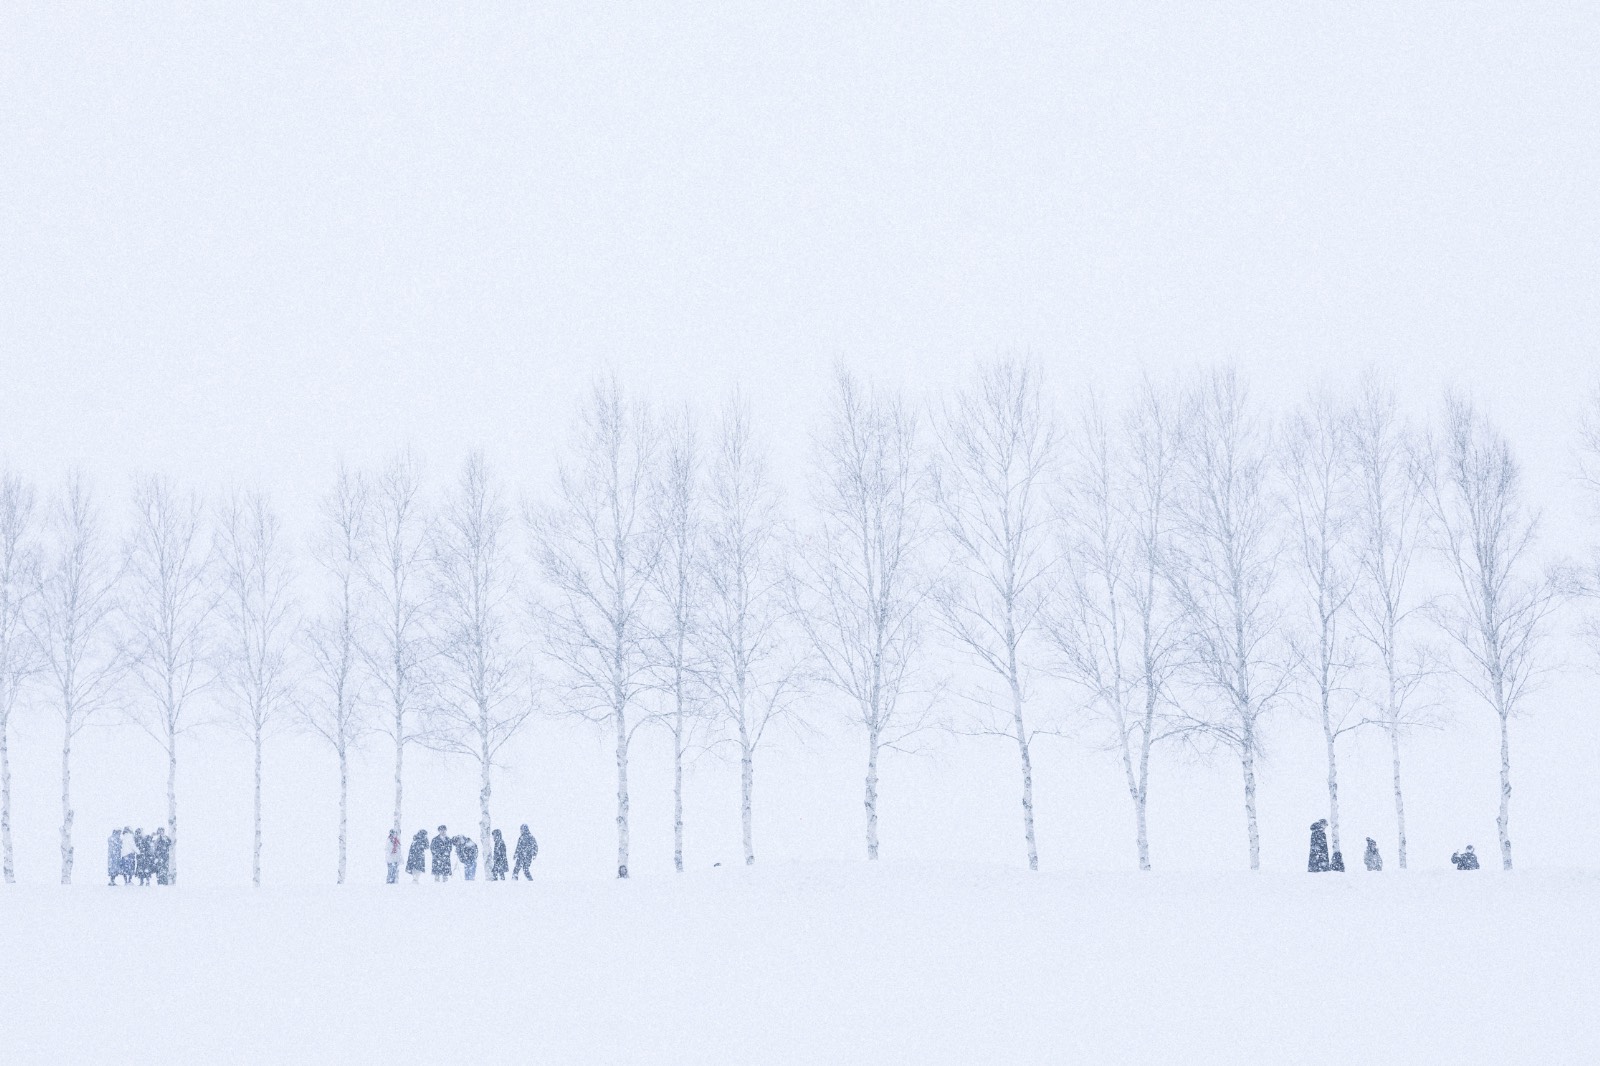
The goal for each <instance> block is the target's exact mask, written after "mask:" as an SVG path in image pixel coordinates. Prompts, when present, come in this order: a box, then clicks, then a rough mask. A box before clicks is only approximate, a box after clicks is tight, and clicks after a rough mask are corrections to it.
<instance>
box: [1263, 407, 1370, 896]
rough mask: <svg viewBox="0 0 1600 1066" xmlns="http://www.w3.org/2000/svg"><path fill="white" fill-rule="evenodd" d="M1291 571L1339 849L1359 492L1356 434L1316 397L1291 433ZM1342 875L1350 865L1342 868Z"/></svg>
mask: <svg viewBox="0 0 1600 1066" xmlns="http://www.w3.org/2000/svg"><path fill="white" fill-rule="evenodd" d="M1282 456H1283V467H1284V479H1285V482H1286V484H1287V487H1288V489H1289V492H1288V500H1289V517H1290V522H1289V526H1290V529H1289V541H1290V545H1291V548H1290V553H1289V554H1290V559H1291V561H1292V568H1293V569H1294V570H1295V572H1296V573H1297V575H1298V577H1299V584H1300V587H1301V595H1300V611H1299V614H1300V615H1301V618H1302V620H1303V622H1304V625H1305V633H1306V637H1307V639H1306V648H1305V649H1303V650H1302V652H1301V653H1300V654H1299V655H1297V656H1296V658H1297V661H1298V662H1299V665H1300V666H1301V668H1302V670H1303V672H1304V673H1305V674H1306V675H1307V677H1308V679H1309V681H1310V682H1311V687H1312V689H1313V690H1314V692H1315V698H1316V701H1317V712H1318V717H1319V719H1320V721H1321V724H1322V743H1323V752H1324V755H1325V757H1326V760H1327V764H1328V838H1329V845H1330V846H1331V848H1332V849H1333V854H1334V856H1336V857H1337V856H1340V855H1341V854H1342V849H1341V845H1340V842H1339V761H1338V740H1339V738H1340V737H1341V736H1344V735H1345V734H1347V733H1349V732H1351V731H1352V730H1354V729H1356V728H1358V727H1359V726H1360V725H1361V724H1362V721H1363V719H1362V718H1361V716H1360V715H1359V713H1358V710H1357V707H1356V703H1355V700H1353V699H1352V698H1351V689H1350V679H1351V673H1352V671H1353V670H1354V669H1355V666H1356V647H1355V639H1354V636H1353V633H1352V631H1351V626H1350V624H1349V622H1350V610H1349V607H1350V599H1351V596H1352V595H1353V594H1354V592H1355V581H1356V559H1355V536H1354V533H1355V530H1354V526H1355V484H1354V470H1353V468H1352V464H1351V457H1350V436H1349V427H1348V425H1347V424H1346V419H1345V416H1344V413H1343V412H1342V411H1341V410H1340V409H1339V407H1338V405H1337V403H1336V402H1335V400H1334V399H1333V397H1332V396H1331V395H1329V394H1327V393H1326V392H1319V393H1317V394H1316V395H1314V396H1312V397H1311V398H1310V399H1309V400H1308V401H1307V402H1306V403H1305V404H1304V405H1303V406H1302V407H1301V408H1300V409H1298V410H1296V411H1295V412H1294V413H1293V414H1292V415H1291V416H1290V418H1289V420H1288V423H1287V424H1286V425H1285V427H1284V434H1283V444H1282ZM1339 865H1340V868H1342V866H1343V863H1342V862H1340V864H1339Z"/></svg>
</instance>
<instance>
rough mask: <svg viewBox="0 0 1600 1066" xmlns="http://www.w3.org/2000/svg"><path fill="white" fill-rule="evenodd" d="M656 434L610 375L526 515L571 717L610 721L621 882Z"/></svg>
mask: <svg viewBox="0 0 1600 1066" xmlns="http://www.w3.org/2000/svg"><path fill="white" fill-rule="evenodd" d="M655 443H656V442H655V428H654V426H653V425H652V424H651V419H650V416H649V412H648V410H647V409H646V408H645V407H644V406H643V405H642V404H638V403H634V402H630V401H629V400H628V399H627V398H626V397H625V396H624V395H623V392H622V387H621V386H620V385H619V384H618V383H617V381H616V379H615V378H609V379H606V380H604V381H601V382H599V383H597V384H596V385H595V386H594V389H593V390H592V392H591V393H590V396H589V399H588V402H587V403H586V404H585V405H584V406H583V409H582V411H581V413H580V415H579V418H578V425H577V431H576V433H575V439H574V445H573V448H572V452H571V454H570V455H569V456H568V458H567V459H566V460H565V461H564V462H563V463H562V465H561V470H560V474H559V478H558V481H557V490H556V500H555V503H554V505H553V506H548V507H544V508H542V509H540V510H538V511H535V512H530V516H529V518H530V525H531V527H532V534H533V541H534V552H535V555H536V557H537V559H538V562H539V568H540V570H541V571H542V572H543V574H544V577H545V580H546V582H547V584H548V586H549V589H550V592H551V596H552V600H551V602H550V603H548V604H546V605H544V607H543V608H542V616H543V620H544V623H545V625H544V629H545V634H546V639H547V641H548V646H549V648H550V653H551V655H552V656H553V657H554V658H555V660H556V661H557V662H558V663H559V664H560V666H561V670H562V674H563V676H564V679H565V684H566V687H567V694H568V706H569V708H570V709H571V711H572V713H574V714H578V715H582V716H583V717H586V718H588V719H589V720H591V721H595V722H602V723H606V724H609V725H610V727H611V731H612V735H613V738H614V741H615V750H616V760H617V876H618V877H623V878H625V877H627V876H628V840H629V837H628V810H629V800H628V749H629V745H630V744H631V743H632V741H633V735H634V731H635V730H636V729H637V728H638V726H639V724H640V722H641V721H643V720H644V718H643V715H642V714H641V716H640V717H639V718H636V719H632V720H631V721H630V717H631V716H632V715H633V713H634V712H635V711H636V710H637V709H638V708H639V705H640V702H641V698H642V696H643V694H644V693H645V691H646V690H647V689H648V688H649V686H650V685H651V683H652V677H651V672H650V666H651V656H650V650H651V628H650V620H649V616H648V609H649V605H648V601H647V596H648V594H649V590H650V588H651V583H652V579H653V577H654V575H655V570H656V566H657V564H658V562H659V560H660V556H661V551H660V538H659V536H658V533H657V531H656V529H655V528H654V527H653V525H652V523H651V508H650V496H651V484H652V481H651V478H652V469H653V463H654V448H655Z"/></svg>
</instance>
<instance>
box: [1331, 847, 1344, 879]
mask: <svg viewBox="0 0 1600 1066" xmlns="http://www.w3.org/2000/svg"><path fill="white" fill-rule="evenodd" d="M1328 869H1330V870H1332V871H1333V872H1334V873H1339V874H1342V873H1344V852H1342V851H1336V852H1334V853H1333V861H1332V862H1330V863H1328Z"/></svg>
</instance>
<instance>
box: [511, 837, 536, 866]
mask: <svg viewBox="0 0 1600 1066" xmlns="http://www.w3.org/2000/svg"><path fill="white" fill-rule="evenodd" d="M538 857H539V842H538V841H537V840H535V839H533V834H532V833H530V832H528V831H526V830H524V831H523V833H522V835H521V836H519V837H517V851H516V860H517V865H518V866H520V867H524V868H526V867H527V865H528V864H529V863H530V862H532V861H533V860H534V859H537V858H538Z"/></svg>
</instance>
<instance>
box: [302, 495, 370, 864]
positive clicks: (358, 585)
mask: <svg viewBox="0 0 1600 1066" xmlns="http://www.w3.org/2000/svg"><path fill="white" fill-rule="evenodd" d="M320 512H321V513H320V515H319V517H320V519H321V522H320V526H321V528H320V529H319V530H318V531H317V533H316V535H315V536H314V538H313V541H312V555H313V558H314V559H315V560H316V562H317V564H318V566H319V568H320V569H321V570H322V572H323V577H324V580H325V581H326V582H327V585H326V592H325V598H324V601H323V604H322V609H321V611H320V612H319V613H318V614H317V615H316V616H315V617H313V618H311V619H310V620H309V621H308V622H307V624H306V626H305V628H304V629H303V630H302V637H303V640H304V643H305V652H306V658H307V660H308V663H309V665H310V666H311V677H310V682H311V685H310V691H308V692H307V693H306V694H305V698H304V699H303V700H300V701H297V708H296V709H297V711H298V714H299V717H300V720H301V722H302V723H303V724H304V725H305V727H306V729H308V730H309V731H310V732H312V733H314V734H316V735H317V736H319V737H321V738H322V739H323V740H324V741H326V742H327V743H328V746H329V747H331V748H332V749H333V752H334V755H335V756H336V757H337V758H338V760H339V873H338V879H337V883H338V884H341V885H342V884H344V877H345V860H346V853H347V850H348V849H347V843H348V838H349V834H348V826H349V797H350V753H351V751H352V750H353V749H354V748H355V746H356V745H357V744H359V743H360V742H361V739H362V737H363V736H365V735H366V733H367V731H368V730H369V728H370V723H369V722H368V719H367V712H368V703H367V699H366V693H365V692H364V691H363V682H364V681H365V680H366V678H365V676H364V671H363V670H362V662H361V658H362V656H361V643H360V642H361V636H362V633H361V630H362V627H363V625H364V623H365V619H366V607H367V604H366V602H365V599H364V593H365V592H366V586H365V583H364V581H363V579H362V570H361V567H362V563H363V562H364V561H365V560H366V558H367V555H368V551H369V548H370V544H369V541H370V537H371V529H370V523H371V502H370V492H369V487H368V485H367V483H366V480H365V479H364V478H362V477H361V475H359V474H353V473H351V472H350V471H349V470H347V469H345V468H344V467H342V466H341V467H340V468H339V473H338V476H337V478H336V479H335V481H334V485H333V489H332V491H331V492H329V493H328V494H327V495H326V496H325V497H323V499H322V502H321V507H320Z"/></svg>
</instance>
